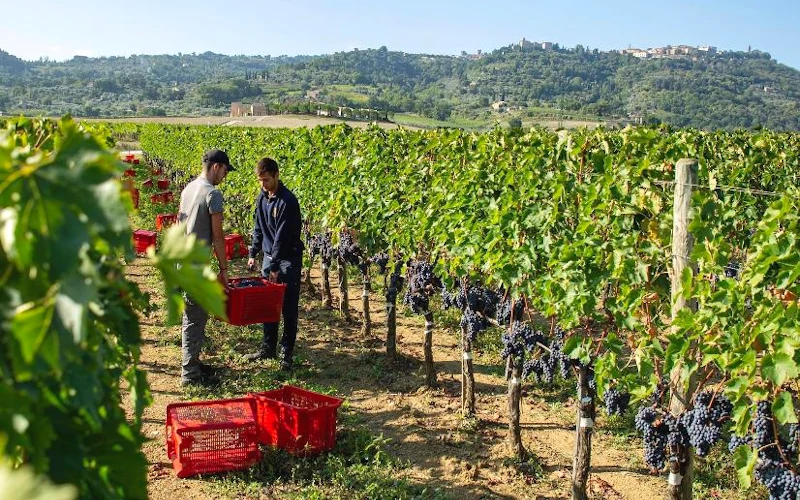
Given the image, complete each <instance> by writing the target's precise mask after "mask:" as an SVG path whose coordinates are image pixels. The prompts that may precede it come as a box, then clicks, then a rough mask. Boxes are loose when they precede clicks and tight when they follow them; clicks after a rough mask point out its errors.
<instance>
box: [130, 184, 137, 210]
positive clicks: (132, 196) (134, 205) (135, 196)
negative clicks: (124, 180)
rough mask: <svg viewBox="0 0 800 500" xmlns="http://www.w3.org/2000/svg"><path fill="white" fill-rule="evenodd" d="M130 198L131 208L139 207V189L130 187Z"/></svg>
mask: <svg viewBox="0 0 800 500" xmlns="http://www.w3.org/2000/svg"><path fill="white" fill-rule="evenodd" d="M131 199H132V200H133V208H139V190H138V189H136V188H132V189H131Z"/></svg>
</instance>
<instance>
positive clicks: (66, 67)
mask: <svg viewBox="0 0 800 500" xmlns="http://www.w3.org/2000/svg"><path fill="white" fill-rule="evenodd" d="M232 101H245V102H255V101H260V102H264V103H265V104H267V108H268V109H269V110H270V111H271V112H287V111H288V112H315V111H316V109H317V108H318V107H319V106H320V104H327V105H334V106H350V107H360V108H374V109H378V110H381V111H387V112H389V113H390V117H391V114H392V113H416V114H418V115H421V116H422V117H426V118H429V119H432V120H438V121H437V123H440V121H442V120H444V121H446V122H452V123H454V124H455V123H466V122H469V123H472V122H478V123H479V122H481V121H484V122H494V121H501V122H506V121H507V122H512V123H514V122H517V123H518V121H530V120H536V119H548V118H549V119H562V118H567V119H570V118H572V119H588V120H596V121H606V122H615V123H616V122H621V121H644V122H659V121H660V122H666V123H670V124H673V125H678V126H693V127H699V128H707V129H716V128H727V129H731V128H741V127H744V128H752V127H759V126H761V127H766V128H770V129H776V130H800V71H797V70H795V69H793V68H790V67H788V66H785V65H783V64H779V63H777V62H776V61H774V60H772V59H771V57H770V55H769V54H767V53H764V52H760V51H751V52H727V51H726V52H719V53H696V54H693V55H690V56H676V57H672V58H661V59H639V58H636V57H633V56H631V55H623V54H620V53H618V52H601V51H598V50H588V49H585V48H583V47H581V46H577V47H575V48H570V49H564V48H560V47H559V46H558V45H557V44H556V45H554V46H553V47H552V48H549V49H547V50H545V49H542V48H537V47H527V48H521V47H520V46H519V45H511V46H507V47H503V48H500V49H497V50H495V51H493V52H491V53H486V54H481V55H480V56H479V55H472V56H470V55H466V54H464V55H462V56H442V55H426V54H406V53H402V52H394V51H389V50H387V49H386V48H385V47H381V48H379V49H370V50H353V51H350V52H340V53H335V54H332V55H326V56H297V57H286V56H281V57H270V56H225V55H220V54H214V53H210V52H206V53H203V54H179V55H141V56H130V57H104V58H86V57H75V58H73V59H72V60H70V61H66V62H53V61H46V60H40V61H32V62H26V61H21V60H20V59H18V58H16V57H14V56H12V55H10V54H7V53H5V52H2V51H0V111H2V112H4V113H6V114H8V113H19V112H24V113H26V114H32V113H34V114H35V113H44V114H63V113H67V112H69V113H72V114H73V115H78V116H147V115H208V114H225V113H227V112H228V109H229V105H230V103H231V102H232Z"/></svg>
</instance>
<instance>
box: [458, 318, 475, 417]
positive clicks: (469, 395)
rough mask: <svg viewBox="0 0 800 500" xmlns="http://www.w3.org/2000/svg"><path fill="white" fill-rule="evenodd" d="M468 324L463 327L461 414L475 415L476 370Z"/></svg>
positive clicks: (466, 415)
mask: <svg viewBox="0 0 800 500" xmlns="http://www.w3.org/2000/svg"><path fill="white" fill-rule="evenodd" d="M468 337H469V336H468V334H467V328H466V326H462V327H461V346H462V349H461V351H462V352H461V414H462V415H463V416H464V418H472V417H474V416H475V372H474V369H473V366H472V342H471V341H470V339H469V338H468Z"/></svg>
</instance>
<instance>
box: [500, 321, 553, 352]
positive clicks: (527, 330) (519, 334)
mask: <svg viewBox="0 0 800 500" xmlns="http://www.w3.org/2000/svg"><path fill="white" fill-rule="evenodd" d="M542 340H544V336H543V335H542V334H541V332H535V331H534V330H533V328H531V327H530V325H528V324H527V323H523V322H521V321H520V322H516V321H515V322H514V324H513V325H512V327H511V329H510V330H506V331H505V332H503V351H502V352H501V353H500V356H501V357H503V358H507V357H508V356H514V357H515V359H518V360H522V359H524V358H525V352H526V351H531V350H532V348H533V347H534V346H535V345H536V344H537V343H538V342H540V341H542Z"/></svg>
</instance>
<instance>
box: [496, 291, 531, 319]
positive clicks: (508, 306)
mask: <svg viewBox="0 0 800 500" xmlns="http://www.w3.org/2000/svg"><path fill="white" fill-rule="evenodd" d="M512 307H513V311H512ZM524 312H525V301H523V300H522V299H517V300H515V301H513V306H512V300H511V298H510V297H506V298H505V300H502V299H501V300H500V301H499V303H498V304H497V308H496V312H495V319H496V320H497V322H498V323H500V324H501V325H508V324H509V323H511V318H512V316H513V318H514V321H522V314H523V313H524Z"/></svg>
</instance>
